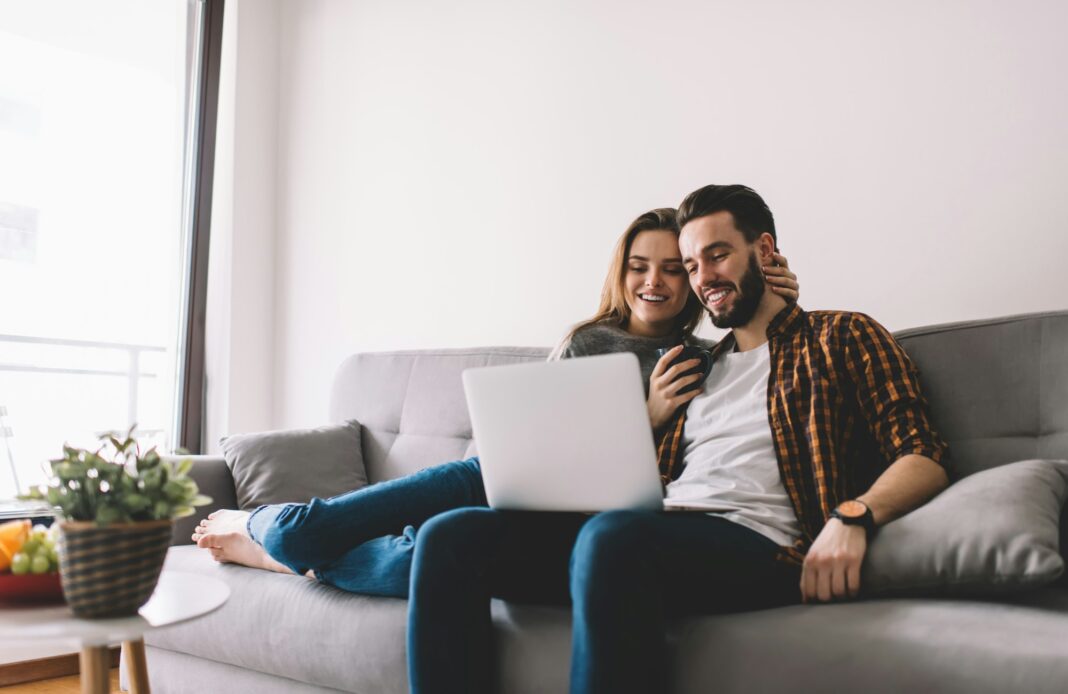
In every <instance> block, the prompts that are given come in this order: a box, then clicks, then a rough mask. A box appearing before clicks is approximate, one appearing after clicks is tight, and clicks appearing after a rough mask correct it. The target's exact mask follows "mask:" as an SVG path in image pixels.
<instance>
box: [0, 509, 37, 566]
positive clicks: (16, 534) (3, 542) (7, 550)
mask: <svg viewBox="0 0 1068 694" xmlns="http://www.w3.org/2000/svg"><path fill="white" fill-rule="evenodd" d="M31 530H33V524H32V523H30V521H29V520H13V521H8V522H7V523H0V571H7V570H8V568H10V566H11V557H13V556H15V554H16V553H17V552H18V551H19V550H20V549H22V543H24V542H25V541H26V539H27V538H28V537H29V536H30V531H31Z"/></svg>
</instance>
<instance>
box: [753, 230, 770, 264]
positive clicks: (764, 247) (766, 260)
mask: <svg viewBox="0 0 1068 694" xmlns="http://www.w3.org/2000/svg"><path fill="white" fill-rule="evenodd" d="M756 245H757V257H758V258H759V259H760V264H761V265H771V264H772V261H771V256H772V255H773V254H774V253H775V237H774V236H772V235H771V234H769V233H767V232H764V233H763V234H761V235H760V236H759V237H758V238H757V240H756Z"/></svg>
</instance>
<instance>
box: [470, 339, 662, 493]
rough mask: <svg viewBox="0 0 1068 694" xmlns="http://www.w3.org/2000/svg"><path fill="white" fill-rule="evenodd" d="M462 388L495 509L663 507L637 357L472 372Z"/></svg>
mask: <svg viewBox="0 0 1068 694" xmlns="http://www.w3.org/2000/svg"><path fill="white" fill-rule="evenodd" d="M463 381H464V391H465V392H466V394H467V407H468V410H469V412H470V413H471V424H472V426H473V428H474V434H475V440H476V441H477V442H478V453H479V458H480V460H481V463H482V478H483V481H484V483H485V486H486V497H487V499H488V501H489V504H490V506H492V507H493V508H499V509H516V510H527V511H607V510H610V509H625V508H633V509H661V508H663V494H662V492H661V488H660V476H659V473H658V471H657V465H656V448H655V446H654V444H653V433H652V430H651V428H650V425H649V413H648V411H647V410H646V406H645V392H644V389H643V387H642V377H641V370H640V368H639V366H638V358H637V357H636V356H634V355H633V354H629V353H621V354H609V355H604V356H596V357H581V358H578V359H564V360H561V361H553V362H538V363H529V364H517V365H513V366H489V367H484V368H478V369H468V370H466V371H464V373H463Z"/></svg>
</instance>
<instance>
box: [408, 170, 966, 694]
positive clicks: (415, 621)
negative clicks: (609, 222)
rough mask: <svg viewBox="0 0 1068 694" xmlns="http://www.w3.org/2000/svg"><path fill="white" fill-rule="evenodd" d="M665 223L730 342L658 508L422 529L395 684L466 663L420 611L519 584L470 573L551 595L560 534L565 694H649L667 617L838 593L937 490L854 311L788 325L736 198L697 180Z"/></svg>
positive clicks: (894, 355) (885, 365)
mask: <svg viewBox="0 0 1068 694" xmlns="http://www.w3.org/2000/svg"><path fill="white" fill-rule="evenodd" d="M678 223H679V226H680V227H681V235H680V239H679V246H680V251H681V253H682V258H683V263H684V266H685V267H686V270H687V272H688V274H689V278H690V286H691V288H692V289H693V291H694V292H695V293H696V294H697V296H698V297H699V298H700V300H701V302H702V304H703V305H704V306H705V308H706V310H707V311H708V313H709V315H710V316H711V318H712V321H713V323H714V324H715V325H717V326H719V327H724V328H731V330H732V331H731V333H730V335H729V336H728V337H727V338H726V339H725V340H724V341H723V342H721V343H720V344H719V345H718V346H717V347H716V349H715V350H714V352H713V359H714V361H713V366H712V368H711V370H710V373H709V376H708V379H707V380H706V382H705V387H704V392H702V393H701V395H699V396H697V397H696V398H695V399H693V400H692V401H691V402H690V403H689V405H688V406H687V407H686V408H685V409H684V410H683V411H681V412H680V413H678V415H677V417H676V420H675V421H674V423H673V424H672V425H670V426H669V428H668V431H667V433H666V434H665V435H664V436H663V438H662V440H661V442H660V444H659V457H660V464H661V473H662V477H663V480H664V482H665V506H666V507H667V511H668V512H665V513H649V512H638V511H611V512H606V513H601V514H598V515H596V516H594V517H592V518H590V519H589V520H585V519H580V520H575V519H573V518H572V519H570V520H567V519H561V520H555V521H552V522H551V523H550V522H548V521H544V522H542V524H541V526H536V525H532V524H531V523H530V522H529V521H522V522H516V521H510V520H501V519H508V518H513V517H510V516H508V515H507V514H497V516H496V517H495V518H493V517H491V515H492V514H491V512H486V511H459V512H454V513H452V514H446V515H445V516H439V517H438V518H436V519H434V520H431V521H430V522H429V523H428V524H427V525H426V526H424V529H423V530H422V531H421V533H422V534H421V535H420V538H419V541H418V543H419V544H418V545H417V549H416V560H415V562H416V567H415V569H414V574H413V582H412V590H411V595H412V602H411V608H410V613H409V615H410V619H409V658H410V659H411V663H410V673H411V675H412V684H413V689H415V690H417V691H432V690H435V691H450V686H449V684H448V683H447V682H445V681H444V680H446V679H448V677H449V676H451V673H456V677H457V678H458V679H462V678H464V677H468V675H467V673H468V672H476V671H477V670H478V669H479V668H484V664H483V663H481V662H480V658H482V659H484V657H485V656H484V654H480V652H481V651H483V650H486V649H487V648H488V646H489V644H487V643H485V639H486V635H485V633H484V632H480V633H481V634H482V636H481V639H482V641H481V642H479V643H474V642H470V643H466V644H465V643H458V644H452V645H450V647H449V648H442V647H441V645H440V644H441V634H440V633H439V634H437V638H430V635H431V634H433V633H435V632H434V629H433V627H434V620H435V617H437V618H438V628H439V629H440V628H441V626H442V625H441V624H440V621H441V620H442V619H444V620H446V621H449V622H450V623H451V622H456V621H457V616H458V615H460V614H461V612H462V613H463V614H464V615H467V613H466V612H464V611H463V610H461V611H460V612H456V607H455V606H456V605H457V604H461V605H462V604H470V605H471V606H472V610H483V609H485V607H486V605H485V601H482V602H480V601H479V597H478V596H479V594H480V591H481V593H485V590H486V589H487V588H488V587H489V585H490V583H494V584H495V585H497V586H500V585H505V586H508V585H517V584H520V583H526V584H528V585H529V581H523V580H514V579H513V580H509V579H507V578H505V579H504V580H503V581H502V580H500V579H497V578H487V576H491V575H492V574H493V572H494V570H495V567H496V566H499V565H501V564H502V563H507V562H501V561H499V560H498V559H496V558H495V557H499V556H501V555H502V553H505V552H507V551H511V553H512V554H522V553H524V552H526V553H529V554H534V555H537V554H538V552H541V553H542V554H541V555H540V559H539V560H536V561H530V562H528V564H529V566H530V567H531V568H530V569H528V570H534V569H536V568H538V567H540V568H541V569H543V570H546V579H545V581H546V582H547V583H551V582H552V580H553V579H552V570H551V568H550V569H545V567H546V566H547V565H551V564H552V563H553V562H554V561H557V559H556V557H558V556H559V553H560V551H561V549H560V548H561V547H562V546H563V547H565V548H566V547H571V542H572V539H573V547H572V548H571V550H570V577H569V579H570V585H569V590H570V597H571V600H572V604H573V609H572V613H573V626H572V629H573V636H572V663H571V691H572V693H573V694H578V693H580V692H581V693H585V692H605V693H609V692H611V693H613V694H615V693H619V692H644V693H648V692H657V691H663V690H664V689H666V687H667V685H666V682H667V681H668V672H669V669H668V665H667V661H666V648H665V640H664V631H665V623H666V620H667V618H669V617H673V616H682V615H688V614H709V613H717V612H729V611H737V610H744V609H755V608H760V607H769V606H773V605H783V604H789V603H795V602H797V601H799V600H804V601H813V602H814V601H820V602H826V601H831V600H842V599H849V598H851V597H855V596H856V595H857V594H858V591H859V590H860V587H861V576H860V567H861V563H862V561H863V558H864V552H865V550H866V548H867V539H868V534H869V533H870V532H871V531H872V530H874V529H875V528H876V527H878V526H879V525H882V524H884V523H886V522H888V521H890V520H892V519H894V518H896V517H898V516H900V515H902V514H904V513H906V512H908V511H909V510H911V509H913V508H915V507H917V506H919V505H920V504H922V503H924V502H925V501H926V500H927V499H929V498H931V497H932V496H934V495H935V494H937V493H938V492H939V491H941V490H942V489H943V488H944V487H945V486H946V484H947V483H948V480H947V477H946V474H945V471H944V470H943V468H942V466H941V461H942V458H943V456H944V453H945V444H944V443H943V442H942V441H941V439H940V438H939V437H938V435H937V434H936V433H935V432H934V431H933V430H932V428H931V426H930V423H929V421H928V417H927V413H926V403H925V401H924V399H923V396H922V394H921V392H920V387H919V383H918V379H917V374H916V370H915V368H914V367H913V366H912V364H911V362H910V361H909V359H908V357H907V356H906V355H905V353H904V352H903V351H902V350H901V348H900V347H899V346H898V345H897V343H896V342H895V341H894V340H893V338H892V337H891V336H890V335H889V333H887V331H886V330H885V329H883V328H882V326H880V325H879V324H878V323H876V322H875V321H873V320H872V319H871V318H869V317H867V316H864V315H861V314H855V313H845V312H830V311H821V312H812V313H806V312H805V311H803V310H802V309H801V308H800V307H798V306H796V305H788V304H787V303H786V302H785V301H784V300H783V299H782V298H780V297H778V296H777V295H775V294H774V293H772V292H767V291H765V290H764V282H763V278H762V277H761V267H762V266H765V265H768V264H770V263H771V262H772V261H771V257H772V254H773V252H774V251H775V248H776V233H775V224H774V219H773V217H772V214H771V211H770V210H769V209H768V207H767V205H766V204H765V203H764V201H763V200H762V199H761V198H760V196H759V195H757V193H756V192H754V191H753V190H751V189H749V188H746V187H745V186H706V187H704V188H701V189H700V190H697V191H695V192H694V193H692V194H690V195H689V196H687V197H686V199H685V200H684V201H683V203H682V205H681V206H680V207H679V211H678ZM662 363H663V362H662ZM674 375H675V374H674V373H673V372H670V371H665V370H664V368H663V367H662V366H661V365H659V364H658V366H657V369H655V370H654V372H653V379H652V383H651V387H652V388H659V389H667V392H670V388H671V387H672V386H671V381H672V379H673V377H674ZM545 515H550V514H545ZM519 518H520V519H522V517H521V516H520V517H519ZM487 519H489V520H490V521H492V522H491V523H487V522H486V521H487ZM507 523H512V524H513V526H514V527H511V528H509V527H505V526H506V525H507ZM494 524H495V526H494V527H490V526H491V525H494ZM551 524H555V525H556V526H557V527H555V528H549V527H548V526H549V525H551ZM569 524H570V525H569ZM543 526H544V528H543V529H539V528H542V527H543ZM487 528H489V529H487ZM546 538H549V539H548V540H546ZM515 546H519V547H520V548H521V551H518V552H517V550H516V549H515ZM502 547H504V549H501V548H502ZM545 548H548V549H545ZM487 557H490V560H489V561H487V560H486V558H487ZM511 566H512V569H511V570H512V571H513V572H514V571H516V569H515V568H514V567H516V566H520V567H522V566H523V564H522V563H521V562H516V561H512V562H511ZM475 584H479V587H477V588H470V586H472V585H475ZM490 589H494V588H490ZM506 597H507V596H506ZM450 601H451V602H450ZM473 616H474V615H473V614H472V618H473ZM458 621H459V622H461V623H460V624H454V628H460V629H462V628H463V626H464V625H463V624H462V622H463V621H464V618H460V619H459V620H458ZM468 621H471V620H468ZM460 641H462V639H461V640H460ZM432 651H433V652H432ZM446 653H448V656H446V655H445V654H446ZM435 656H436V657H437V658H438V661H437V663H433V662H432V661H433V660H434V658H435ZM446 657H447V658H449V659H452V660H451V661H448V662H446V660H445V658H446ZM455 660H461V661H465V662H464V663H461V664H460V665H461V666H457V664H456V662H455ZM427 663H429V664H430V666H429V667H424V665H425V664H427ZM450 668H451V669H450ZM435 674H436V675H438V676H436V677H435V676H432V675H435ZM476 676H477V673H476ZM468 681H474V680H470V679H469V680H468ZM480 682H481V683H480V684H479V686H478V687H474V688H477V689H479V690H483V689H485V688H486V687H485V686H484V685H485V682H486V680H485V679H484V678H483V679H482V680H481V681H480ZM467 688H468V689H472V688H473V687H471V686H467Z"/></svg>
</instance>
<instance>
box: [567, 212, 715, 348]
mask: <svg viewBox="0 0 1068 694" xmlns="http://www.w3.org/2000/svg"><path fill="white" fill-rule="evenodd" d="M643 231H670V232H672V233H673V234H675V236H678V235H679V226H678V224H677V223H676V221H675V208H673V207H661V208H658V209H655V210H650V211H648V212H646V213H645V214H642V215H639V216H638V218H637V219H635V220H634V221H633V222H631V223H630V226H629V227H627V230H626V231H625V232H623V235H622V236H620V237H619V241H617V242H616V249H615V252H614V253H612V261H611V263H610V264H609V266H608V276H607V277H605V279H604V288H603V289H601V304H600V306H598V307H597V312H596V313H595V314H593V316H592V317H591V318H588V319H587V320H584V321H582V322H581V323H578V324H576V325H575V326H574V327H573V328H571V330H570V332H568V334H567V336H565V337H564V339H563V341H562V342H561V347H563V346H565V345H567V344H568V343H569V342H570V341H571V338H572V337H574V336H575V333H577V332H578V331H580V330H582V329H583V328H587V327H589V326H591V325H596V324H600V323H604V324H608V325H614V326H616V327H618V328H623V329H624V330H626V328H627V324H628V323H629V322H630V313H631V311H630V306H629V305H628V304H627V298H626V285H625V279H626V275H627V258H628V257H630V248H631V246H632V245H633V244H634V239H636V238H637V237H638V234H640V233H642V232H643ZM703 315H704V313H703V312H702V310H701V302H700V301H698V300H697V296H696V295H695V294H694V293H693V292H689V293H688V296H687V297H686V305H685V306H683V308H682V311H680V312H679V315H678V316H676V317H675V325H674V329H675V331H676V332H677V333H678V337H679V340H680V341H681V340H685V339H686V338H688V337H690V336H691V335H693V331H694V330H696V329H697V326H698V325H700V323H701V317H702V316H703ZM558 351H559V350H558Z"/></svg>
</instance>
